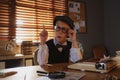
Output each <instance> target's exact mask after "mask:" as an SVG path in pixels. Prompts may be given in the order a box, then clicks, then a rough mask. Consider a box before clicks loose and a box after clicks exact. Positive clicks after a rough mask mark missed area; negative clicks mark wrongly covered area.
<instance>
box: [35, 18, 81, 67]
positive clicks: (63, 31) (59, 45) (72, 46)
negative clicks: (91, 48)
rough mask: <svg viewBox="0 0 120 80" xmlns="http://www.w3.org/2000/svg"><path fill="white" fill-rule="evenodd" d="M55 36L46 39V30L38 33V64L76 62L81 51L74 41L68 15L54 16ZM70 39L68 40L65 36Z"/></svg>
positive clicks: (74, 33)
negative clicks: (39, 40)
mask: <svg viewBox="0 0 120 80" xmlns="http://www.w3.org/2000/svg"><path fill="white" fill-rule="evenodd" d="M53 25H54V30H55V37H54V39H51V40H48V41H46V40H47V37H48V32H47V31H46V30H45V29H43V31H42V32H41V33H40V39H41V42H40V46H39V50H38V56H37V60H38V63H39V65H44V64H54V63H66V62H69V61H71V62H76V61H78V60H80V59H82V53H81V52H80V48H79V47H78V43H77V41H76V32H75V31H74V24H73V21H72V20H71V19H70V18H69V17H68V16H56V17H55V19H54V21H53ZM68 37H69V38H70V39H71V41H68V40H67V38H68Z"/></svg>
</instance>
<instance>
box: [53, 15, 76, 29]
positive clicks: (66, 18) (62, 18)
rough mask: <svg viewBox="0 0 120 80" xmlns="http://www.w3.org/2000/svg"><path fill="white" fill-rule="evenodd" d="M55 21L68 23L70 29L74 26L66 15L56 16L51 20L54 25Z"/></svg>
mask: <svg viewBox="0 0 120 80" xmlns="http://www.w3.org/2000/svg"><path fill="white" fill-rule="evenodd" d="M57 21H63V22H65V23H66V24H68V25H69V26H70V28H71V29H74V27H75V26H74V24H73V20H72V19H71V18H69V17H68V16H56V17H55V18H54V21H53V25H54V26H55V25H56V22H57Z"/></svg>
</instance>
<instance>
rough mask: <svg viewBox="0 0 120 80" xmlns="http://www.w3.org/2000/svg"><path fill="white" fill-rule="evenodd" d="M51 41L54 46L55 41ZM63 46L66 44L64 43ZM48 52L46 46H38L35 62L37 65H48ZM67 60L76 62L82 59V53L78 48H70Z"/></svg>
mask: <svg viewBox="0 0 120 80" xmlns="http://www.w3.org/2000/svg"><path fill="white" fill-rule="evenodd" d="M53 41H54V44H55V45H56V41H55V39H54V40H53ZM64 44H67V42H65V43H64ZM48 52H49V48H48V46H47V44H45V45H39V50H38V55H37V61H38V63H39V65H44V64H47V63H48V56H49V53H48ZM69 59H70V61H71V62H76V61H78V60H80V59H82V53H81V51H80V48H73V47H71V49H70V58H69Z"/></svg>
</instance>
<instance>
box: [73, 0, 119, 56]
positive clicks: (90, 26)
mask: <svg viewBox="0 0 120 80" xmlns="http://www.w3.org/2000/svg"><path fill="white" fill-rule="evenodd" d="M74 1H79V2H80V1H83V2H85V4H86V21H87V33H78V34H77V39H78V41H79V42H81V43H82V45H83V48H84V58H88V57H93V52H92V48H93V47H94V46H96V45H99V44H102V45H105V47H106V48H107V49H108V51H109V52H110V54H111V56H115V55H116V53H115V51H116V50H120V38H119V34H120V31H119V30H120V0H74Z"/></svg>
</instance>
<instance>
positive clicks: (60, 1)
mask: <svg viewBox="0 0 120 80" xmlns="http://www.w3.org/2000/svg"><path fill="white" fill-rule="evenodd" d="M5 1H6V2H7V3H6V2H5ZM66 13H67V8H66V0H0V18H1V17H2V20H0V27H1V29H0V38H1V39H11V38H15V39H16V42H17V43H21V42H22V41H30V40H31V41H33V42H39V33H40V31H41V30H42V28H43V26H44V27H45V28H46V30H47V31H48V39H50V38H52V37H53V36H54V31H53V19H54V17H55V16H57V15H64V14H66Z"/></svg>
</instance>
